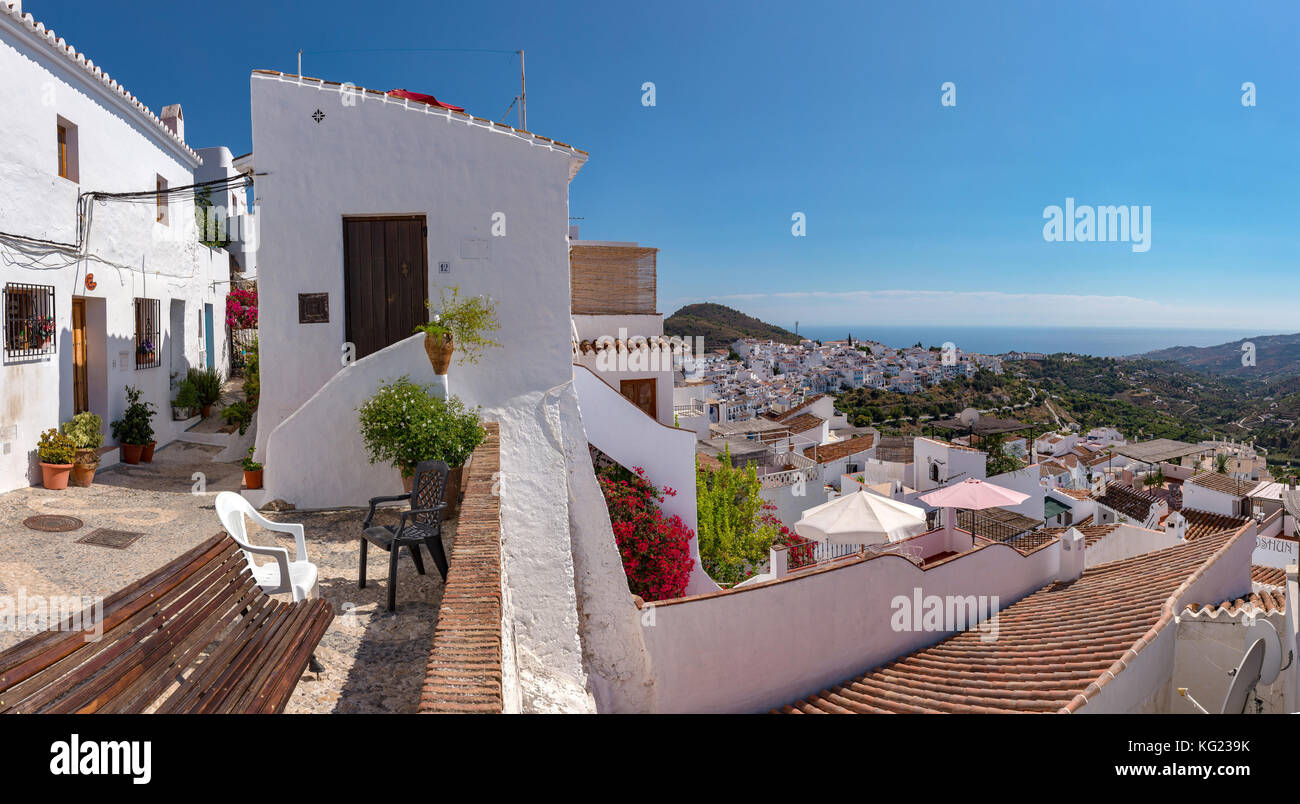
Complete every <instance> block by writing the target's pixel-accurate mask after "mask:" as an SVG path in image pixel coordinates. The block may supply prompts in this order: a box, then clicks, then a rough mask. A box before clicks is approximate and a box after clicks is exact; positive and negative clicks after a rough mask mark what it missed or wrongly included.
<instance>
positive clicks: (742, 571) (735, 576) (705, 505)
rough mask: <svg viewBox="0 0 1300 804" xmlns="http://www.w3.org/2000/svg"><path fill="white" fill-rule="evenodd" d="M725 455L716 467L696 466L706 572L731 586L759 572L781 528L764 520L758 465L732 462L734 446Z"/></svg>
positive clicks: (698, 507)
mask: <svg viewBox="0 0 1300 804" xmlns="http://www.w3.org/2000/svg"><path fill="white" fill-rule="evenodd" d="M721 460H722V466H721V467H719V468H718V469H715V470H712V471H710V470H708V469H705V468H702V467H700V466H699V465H698V463H697V465H696V472H695V500H696V506H697V509H698V511H697V513H698V525H697V528H696V534H697V538H698V542H699V548H700V561H701V563H702V564H703V565H704V570H705V572H707V573H708V574H709V576H710V577H712V578H713V580H715V581H717V582H718V583H719V584H723V585H730V584H736V583H739V582H740V581H743V580H745V579H746V578H748V577H750V576H752V575H753V574H754V572H755V568H756V567H758V566H759V565H761V564H762V562H763V561H764V560H765V559H767V551H768V548H769V547H771V546H772V540H773V539H774V538H775V537H776V535H777V533H776V529H775V528H774V527H773V526H771V525H770V524H764V523H762V522H760V517H761V512H762V507H763V500H762V498H760V497H759V495H758V492H759V488H760V484H759V480H758V470H757V469H756V468H755V466H754V464H753V463H750V464H749V465H748V466H746V467H745V468H743V469H738V468H736V467H733V466H732V463H731V451H730V450H726V451H724V452H723V454H722V457H721Z"/></svg>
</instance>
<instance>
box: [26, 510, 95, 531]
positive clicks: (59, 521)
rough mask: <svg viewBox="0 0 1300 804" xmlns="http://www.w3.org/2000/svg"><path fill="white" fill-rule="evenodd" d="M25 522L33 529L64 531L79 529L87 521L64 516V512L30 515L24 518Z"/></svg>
mask: <svg viewBox="0 0 1300 804" xmlns="http://www.w3.org/2000/svg"><path fill="white" fill-rule="evenodd" d="M23 524H24V525H26V526H27V527H29V528H31V529H32V530H41V531H45V532H46V533H63V532H64V531H68V530H78V529H80V528H81V527H82V526H83V525H84V524H85V523H84V522H82V521H81V520H80V519H77V518H76V517H75V516H63V515H62V514H40V515H38V516H29V517H27V518H26V519H24V520H23Z"/></svg>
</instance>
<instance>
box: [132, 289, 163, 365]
mask: <svg viewBox="0 0 1300 804" xmlns="http://www.w3.org/2000/svg"><path fill="white" fill-rule="evenodd" d="M160 340H161V332H160V330H159V327H158V300H157V299H136V300H135V367H136V368H137V369H147V368H157V367H159V366H161V365H162V344H161V343H160Z"/></svg>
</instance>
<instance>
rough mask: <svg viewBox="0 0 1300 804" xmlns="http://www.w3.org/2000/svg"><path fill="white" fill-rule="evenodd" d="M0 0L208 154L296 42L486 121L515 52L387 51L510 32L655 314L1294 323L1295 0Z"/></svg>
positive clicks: (292, 55)
mask: <svg viewBox="0 0 1300 804" xmlns="http://www.w3.org/2000/svg"><path fill="white" fill-rule="evenodd" d="M25 5H26V10H27V11H29V12H32V13H34V14H35V16H36V17H37V19H39V20H42V21H44V22H45V23H46V24H47V25H49V26H50V27H53V28H54V29H55V30H56V31H57V32H58V33H59V34H60V35H61V36H64V37H66V38H67V39H68V41H70V42H71V43H72V44H73V45H75V46H76V47H78V48H79V49H81V50H83V51H85V52H86V53H87V54H88V55H89V56H90V57H91V58H92V59H94V60H95V62H96V63H97V64H101V65H102V66H104V67H105V69H107V70H108V71H109V72H110V73H111V74H112V75H113V76H114V77H115V78H117V79H118V80H119V81H121V82H122V83H124V84H125V85H126V86H127V88H128V89H130V90H131V91H132V92H134V93H135V94H136V95H137V96H139V97H140V98H141V99H142V100H144V102H145V103H147V104H148V105H149V106H150V107H151V108H152V109H154V110H155V111H157V110H159V109H161V107H162V106H163V105H165V104H167V103H173V102H180V103H182V104H183V105H184V109H185V116H186V133H187V139H188V140H189V141H190V143H191V144H192V145H194V146H195V147H204V146H209V145H219V144H224V145H227V146H229V147H230V148H231V149H232V150H233V151H235V152H236V153H242V152H244V151H246V150H248V149H249V148H250V145H251V143H250V133H249V122H248V120H249V115H248V86H249V79H248V73H249V71H250V70H252V69H255V68H271V69H280V70H284V71H287V72H293V71H294V70H295V69H296V61H295V60H296V52H297V50H298V49H299V48H301V49H303V50H304V51H306V54H305V55H304V57H303V64H304V66H303V72H304V73H305V74H306V75H309V76H316V77H322V78H326V79H330V80H336V81H352V82H353V83H355V84H358V85H361V86H367V87H371V88H377V89H391V88H395V87H404V88H407V89H411V90H416V91H423V92H429V93H432V94H435V95H437V96H438V97H439V98H440V99H443V100H446V101H449V102H452V103H455V104H458V105H461V106H464V107H466V108H467V109H468V110H469V111H470V112H472V113H474V114H477V115H479V116H483V117H490V118H493V119H499V118H500V117H501V116H502V114H503V113H504V112H505V110H506V108H507V107H508V106H509V105H510V101H511V99H512V98H513V96H514V95H515V94H516V92H517V90H518V60H517V58H515V57H514V56H511V55H509V54H508V53H447V52H439V53H419V52H397V51H402V50H404V49H418V48H464V49H476V50H505V51H515V50H518V49H520V48H523V49H525V50H526V51H527V67H528V101H529V103H528V123H529V128H530V129H531V130H533V131H536V132H538V133H541V134H544V135H546V136H550V137H553V138H555V139H559V140H562V141H564V142H568V143H571V144H573V145H575V146H577V147H579V148H583V149H584V150H587V151H589V152H590V154H591V159H590V161H589V162H588V163H587V165H586V166H585V167H584V168H583V170H582V171H581V172H580V173H579V174H578V176H577V178H575V179H574V181H573V183H572V185H571V187H570V204H571V213H570V214H572V215H574V216H578V217H582V218H583V220H582V221H580V222H579V223H580V225H581V227H582V235H583V237H584V238H589V239H604V240H638V241H640V242H642V243H645V244H648V245H653V246H657V247H659V248H660V249H661V251H660V255H659V299H660V309H661V310H663V311H664V312H665V313H668V312H672V311H673V310H674V309H676V308H677V307H678V306H680V305H681V304H685V303H689V302H692V301H707V300H716V301H722V302H724V303H727V304H731V305H732V306H735V307H739V308H740V309H743V310H745V311H746V312H750V313H753V314H755V315H759V316H761V317H764V318H767V319H769V320H772V321H774V322H776V323H781V324H785V325H787V326H788V325H790V324H792V323H793V321H794V320H795V319H798V320H800V321H802V322H804V323H813V322H817V323H822V324H847V325H856V326H859V327H862V326H869V325H871V324H873V323H874V324H881V325H885V324H933V323H944V322H953V323H962V324H965V325H971V324H987V325H1010V324H1026V325H1055V324H1061V325H1099V326H1112V325H1113V326H1156V327H1189V326H1191V327H1214V328H1245V329H1253V328H1258V329H1259V330H1260V331H1264V330H1270V331H1275V330H1281V329H1290V330H1296V329H1300V305H1296V304H1294V303H1293V301H1292V300H1293V299H1295V298H1296V296H1297V291H1300V272H1297V271H1296V270H1295V267H1296V258H1297V255H1298V254H1300V231H1298V228H1297V225H1296V222H1297V221H1296V219H1297V213H1298V212H1300V202H1298V201H1297V196H1296V183H1297V182H1296V177H1297V175H1298V172H1297V167H1298V164H1297V163H1298V162H1300V156H1297V148H1296V142H1297V139H1296V133H1297V131H1300V128H1298V126H1297V123H1300V93H1297V91H1296V89H1297V87H1300V60H1297V59H1296V58H1295V52H1296V47H1295V43H1296V42H1297V41H1300V30H1297V29H1298V28H1300V12H1297V10H1296V8H1295V6H1294V4H1287V3H1262V2H1261V3H1251V4H1249V5H1248V7H1246V8H1237V7H1236V4H1228V3H1222V2H1180V3H1163V2H1142V3H1134V2H1116V3H1102V2H1075V3H1068V4H1067V3H1037V2H1024V3H1010V2H997V3H968V2H942V3H939V2H908V3H888V4H886V3H843V4H838V3H837V4H819V3H803V4H797V5H792V4H771V5H758V4H752V3H735V4H731V3H725V4H723V3H719V4H700V3H681V4H677V3H654V4H635V5H630V4H629V5H623V4H615V3H537V2H535V1H534V2H526V3H512V2H492V3H417V2H383V3H380V2H372V3H342V2H331V1H330V0H321V2H314V3H300V4H298V3H294V4H291V3H274V4H272V3H244V2H226V3H222V4H218V5H206V6H205V5H194V4H177V3H164V2H138V3H122V4H107V3H94V4H91V3H84V2H71V1H70V0H27V2H26V4H25ZM205 15H206V19H205ZM338 50H351V51H370V50H387V51H389V52H346V53H336V52H322V51H338ZM646 81H652V82H654V84H655V88H656V105H655V106H653V107H646V106H643V105H642V103H641V98H642V91H641V86H642V84H643V83H644V82H646ZM947 81H951V82H953V83H954V84H955V85H956V100H957V103H956V106H955V107H951V108H945V107H943V106H941V104H940V96H941V89H940V87H941V85H942V84H943V83H944V82H947ZM1247 81H1250V82H1253V83H1254V84H1255V86H1256V92H1257V99H1256V104H1257V105H1256V106H1254V107H1251V108H1247V107H1244V106H1243V105H1242V102H1241V99H1242V94H1243V93H1242V89H1241V86H1242V84H1243V83H1244V82H1247ZM511 119H512V120H513V119H514V115H513V112H512V113H511ZM1067 197H1072V198H1074V199H1076V202H1077V203H1078V204H1081V205H1082V204H1090V205H1109V204H1115V205H1119V204H1125V205H1139V206H1143V205H1149V206H1150V207H1151V247H1150V250H1149V251H1147V252H1145V253H1134V252H1133V251H1132V250H1131V249H1130V247H1129V245H1128V244H1125V243H1078V242H1072V243H1064V242H1047V241H1045V240H1044V238H1043V225H1044V220H1043V211H1044V208H1045V207H1047V206H1049V205H1063V204H1064V203H1065V199H1066V198H1067ZM794 212H803V213H804V214H805V215H806V216H807V236H806V237H794V236H792V235H791V215H792V214H793V213H794ZM864 334H865V332H864Z"/></svg>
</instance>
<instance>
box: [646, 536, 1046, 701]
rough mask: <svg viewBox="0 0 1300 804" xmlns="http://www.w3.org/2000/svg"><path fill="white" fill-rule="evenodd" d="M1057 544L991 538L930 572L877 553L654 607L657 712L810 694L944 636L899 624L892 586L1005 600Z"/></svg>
mask: <svg viewBox="0 0 1300 804" xmlns="http://www.w3.org/2000/svg"><path fill="white" fill-rule="evenodd" d="M1059 549H1060V545H1059V543H1057V544H1052V545H1050V546H1048V547H1045V548H1043V549H1041V550H1038V551H1036V552H1034V553H1032V554H1030V555H1028V556H1026V555H1022V554H1021V553H1019V552H1017V551H1016V550H1014V549H1012V548H1011V547H1008V546H1006V545H1003V544H991V545H987V546H985V547H983V548H980V549H979V550H976V551H975V552H973V553H970V554H968V555H966V556H963V557H961V558H959V559H956V560H953V561H949V562H946V563H943V564H940V565H938V566H935V567H932V568H931V569H929V570H922V569H920V568H919V567H917V566H916V565H915V564H913V563H912V562H910V561H908V560H907V559H905V558H901V557H897V556H881V557H878V558H873V559H869V560H866V561H861V562H857V563H852V564H849V565H847V566H842V567H837V568H834V569H828V570H826V571H824V572H817V573H812V574H808V575H800V576H795V577H792V578H790V579H787V580H781V581H775V582H772V583H768V584H762V585H757V586H751V587H745V588H744V589H741V590H737V591H734V592H729V593H722V594H718V595H712V596H706V597H702V598H697V599H693V600H683V601H680V602H675V603H670V604H667V605H659V606H655V607H654V617H653V619H652V622H653V625H643V630H644V632H645V636H646V645H647V647H648V648H649V650H650V655H651V659H652V666H653V667H654V672H655V689H656V711H658V712H761V711H765V710H767V709H770V708H772V707H776V706H780V705H783V704H786V703H790V702H792V701H795V700H798V699H799V698H801V697H803V696H805V695H809V694H813V693H816V692H818V691H819V690H821V689H824V688H825V687H826V686H827V685H830V684H834V683H837V682H839V681H842V680H844V679H845V678H849V677H852V676H854V675H856V674H859V673H862V672H864V671H867V670H870V669H871V668H874V667H877V666H879V665H881V664H884V663H886V662H889V661H891V660H893V659H895V658H897V657H899V656H902V655H905V654H907V653H910V652H912V651H914V650H917V649H918V648H922V647H925V646H927V645H931V644H934V643H935V642H938V641H940V640H942V639H944V638H945V637H947V636H949V633H948V632H938V631H931V632H912V631H903V632H898V631H894V630H893V628H892V627H891V624H890V619H891V616H892V615H893V613H894V609H893V608H892V606H891V601H892V600H893V598H894V597H895V596H897V595H903V596H905V597H908V598H911V596H912V594H913V590H914V589H917V588H919V589H920V590H921V591H922V594H924V595H940V596H943V595H961V596H967V595H977V596H978V595H989V596H992V595H996V596H997V597H998V598H999V600H998V608H999V609H1002V608H1005V607H1006V606H1007V605H1009V604H1011V603H1013V602H1015V601H1016V600H1019V599H1020V598H1022V597H1024V596H1025V595H1027V594H1029V593H1031V592H1033V591H1034V590H1036V589H1038V588H1040V587H1042V586H1043V585H1045V584H1046V583H1049V582H1050V581H1051V580H1052V579H1053V578H1054V577H1055V575H1056V570H1057V563H1058V561H1059V553H1058V551H1059ZM644 622H645V620H644V618H643V624H644Z"/></svg>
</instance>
